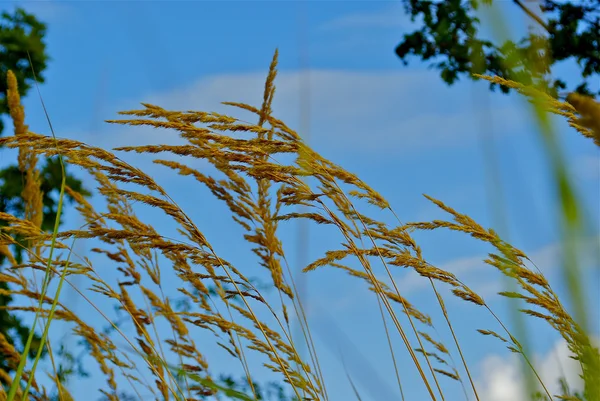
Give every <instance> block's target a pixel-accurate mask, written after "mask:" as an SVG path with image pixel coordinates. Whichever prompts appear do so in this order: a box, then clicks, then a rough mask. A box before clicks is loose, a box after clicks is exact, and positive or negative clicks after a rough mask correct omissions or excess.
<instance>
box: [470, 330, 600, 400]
mask: <svg viewBox="0 0 600 401" xmlns="http://www.w3.org/2000/svg"><path fill="white" fill-rule="evenodd" d="M596 342H598V339H596ZM571 355H572V354H571V352H570V351H569V349H568V347H567V342H566V341H565V340H564V339H560V340H558V341H557V342H556V343H555V344H554V346H553V347H552V348H551V349H550V350H549V351H548V352H547V353H546V354H544V355H537V356H536V357H535V358H534V366H535V367H536V370H537V371H538V373H539V375H540V377H541V379H542V382H543V383H544V385H545V386H546V388H547V389H548V391H549V392H550V394H551V395H553V396H554V395H558V394H560V393H561V389H560V386H559V383H558V380H559V379H561V378H564V379H565V380H566V381H567V383H568V385H569V388H570V389H571V391H581V390H582V389H583V381H582V379H581V377H580V376H579V375H580V374H581V367H580V365H579V363H578V362H577V361H575V360H573V359H572V358H571ZM479 372H480V373H479V377H478V378H477V380H476V387H477V390H478V393H479V394H480V396H481V399H482V401H521V400H522V401H529V400H530V399H531V398H530V397H527V396H525V395H526V394H527V392H526V391H525V390H526V386H525V382H524V380H523V377H522V375H521V366H520V360H519V356H518V355H516V354H511V355H509V356H508V357H506V358H503V357H500V356H498V355H490V356H488V357H486V358H485V359H484V360H483V361H482V362H481V366H480V369H479Z"/></svg>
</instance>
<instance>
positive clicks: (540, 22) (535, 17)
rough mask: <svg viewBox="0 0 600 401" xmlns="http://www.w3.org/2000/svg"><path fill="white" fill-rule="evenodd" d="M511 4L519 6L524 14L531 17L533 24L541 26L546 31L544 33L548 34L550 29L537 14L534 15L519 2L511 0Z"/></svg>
mask: <svg viewBox="0 0 600 401" xmlns="http://www.w3.org/2000/svg"><path fill="white" fill-rule="evenodd" d="M513 3H515V4H516V5H517V6H519V8H521V10H523V11H525V14H527V15H528V16H529V17H531V18H532V19H533V20H534V21H535V22H537V23H538V24H540V26H542V27H543V28H544V29H545V30H546V32H548V33H550V27H549V26H548V24H546V23H545V22H544V20H542V19H541V18H540V17H539V16H538V15H537V14H535V13H534V12H533V11H531V10H530V9H529V8H527V6H525V4H523V2H522V1H521V0H513Z"/></svg>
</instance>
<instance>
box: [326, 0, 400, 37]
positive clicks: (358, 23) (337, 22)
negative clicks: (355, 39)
mask: <svg viewBox="0 0 600 401" xmlns="http://www.w3.org/2000/svg"><path fill="white" fill-rule="evenodd" d="M410 26H411V21H410V18H409V17H408V16H407V15H406V13H405V12H404V10H403V9H402V7H401V5H400V4H399V3H398V4H396V3H394V5H393V6H391V7H390V6H388V7H382V8H380V9H379V10H376V11H372V12H368V13H365V12H363V13H353V14H346V15H342V16H340V17H337V18H334V19H332V20H329V21H327V22H325V23H323V24H321V25H320V26H319V27H318V28H317V30H318V31H321V32H332V31H341V30H343V31H348V30H354V31H355V30H358V29H390V28H393V29H398V28H407V27H410Z"/></svg>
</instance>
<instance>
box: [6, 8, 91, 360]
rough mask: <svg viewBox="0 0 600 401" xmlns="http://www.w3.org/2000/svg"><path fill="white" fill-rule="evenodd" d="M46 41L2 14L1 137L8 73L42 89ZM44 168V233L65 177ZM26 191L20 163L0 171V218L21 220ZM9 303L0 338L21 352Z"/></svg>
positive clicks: (49, 163) (23, 334)
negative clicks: (23, 195) (38, 84)
mask: <svg viewBox="0 0 600 401" xmlns="http://www.w3.org/2000/svg"><path fill="white" fill-rule="evenodd" d="M45 35H46V25H45V24H44V23H42V22H39V21H38V20H37V19H36V18H35V16H33V15H31V14H28V13H27V12H25V11H24V10H23V9H21V8H17V9H16V10H15V11H14V13H13V14H9V13H7V12H3V13H2V16H1V19H0V135H1V134H2V133H3V132H4V128H5V127H4V123H3V121H2V120H1V117H2V116H5V115H9V109H8V103H7V98H6V94H7V80H6V77H7V73H8V71H9V70H11V71H12V72H13V73H14V74H15V76H16V78H17V83H18V86H19V94H20V95H21V97H24V96H25V95H26V94H27V93H28V91H29V90H30V89H31V88H32V86H33V85H34V84H35V80H36V79H37V82H38V83H43V82H44V76H43V73H44V70H45V69H46V67H47V62H48V60H49V57H48V55H47V54H46V44H45V43H44V36H45ZM34 74H35V75H34ZM15 162H16V160H15ZM40 168H41V174H40V175H41V180H42V191H43V192H44V198H43V203H44V218H43V225H42V228H43V229H44V230H46V231H52V229H53V228H54V221H55V219H56V211H57V199H58V194H59V192H60V185H61V179H62V171H61V168H60V164H59V162H58V159H46V163H45V164H44V165H43V166H40ZM23 185H24V175H23V174H22V173H21V172H20V171H19V169H18V167H17V165H16V163H15V164H12V165H10V166H8V167H6V168H4V169H2V170H0V212H5V213H9V214H12V215H14V216H23V211H24V208H25V207H24V203H23V198H22V196H21V192H22V190H23ZM67 185H69V186H70V187H71V188H73V189H74V190H75V191H78V192H79V193H81V194H83V195H85V196H88V195H89V192H88V191H86V190H85V189H84V188H83V184H82V182H81V180H78V179H77V178H75V177H73V176H72V175H69V174H68V175H67ZM65 199H66V200H72V199H71V198H70V197H69V196H65ZM3 225H5V224H4V222H3V221H0V229H1V227H2V226H3ZM17 240H19V238H17ZM13 251H14V255H15V258H16V259H17V261H18V262H21V261H22V259H23V251H24V250H23V249H22V248H21V247H14V248H13ZM4 259H5V258H4V256H0V266H2V264H3V262H4ZM0 289H7V284H6V283H5V282H0ZM11 300H12V299H11V297H9V296H5V295H0V333H2V334H3V335H4V336H5V337H6V338H7V340H8V341H9V342H10V343H11V344H14V345H16V346H17V349H20V346H21V345H22V344H23V343H24V342H25V341H26V340H27V337H28V335H29V328H28V327H26V326H24V325H23V324H22V322H21V321H20V319H19V318H17V317H16V316H15V315H13V314H12V313H9V311H7V310H6V309H4V308H3V307H4V306H6V305H8V304H9V303H10V302H11ZM36 343H39V337H37V336H36V337H35V338H34V343H33V345H34V346H33V347H32V348H31V350H30V356H32V357H33V356H34V355H35V353H36V351H37V346H35V344H36ZM4 363H5V362H4V361H2V360H0V366H1V367H2V368H4V369H5V370H7V371H9V369H8V366H5V365H4Z"/></svg>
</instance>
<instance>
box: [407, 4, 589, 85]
mask: <svg viewBox="0 0 600 401" xmlns="http://www.w3.org/2000/svg"><path fill="white" fill-rule="evenodd" d="M492 1H493V0H467V1H465V0H447V1H436V2H432V1H422V0H403V4H404V8H405V10H406V13H407V14H409V15H410V16H411V20H412V21H413V22H414V21H419V22H420V23H421V24H422V26H421V27H420V28H419V29H417V30H416V31H414V32H412V33H409V34H405V35H404V38H403V41H402V42H401V43H400V44H399V45H398V46H397V47H396V54H397V55H398V57H400V59H402V61H403V62H404V64H405V65H406V64H407V63H408V62H407V59H408V56H410V55H414V56H418V57H420V58H421V59H422V60H428V61H431V64H430V67H435V68H437V69H439V70H440V75H441V78H442V79H443V80H444V82H446V83H447V84H449V85H452V84H453V83H454V82H456V81H457V80H458V79H459V78H460V76H462V75H467V76H470V74H471V73H477V74H488V75H497V76H500V77H502V78H505V79H510V80H513V81H517V82H521V83H524V84H531V83H532V82H538V83H543V84H544V86H545V87H546V88H547V90H548V92H549V93H551V94H552V95H554V96H557V95H558V92H559V91H560V90H564V89H567V86H566V83H565V81H564V80H561V79H554V78H552V79H549V78H548V73H549V72H550V71H551V67H552V65H554V64H555V63H557V62H560V61H564V60H574V61H576V63H577V65H578V67H579V68H580V70H581V74H580V75H581V81H580V83H579V84H578V85H577V86H576V87H575V88H569V91H577V92H579V93H583V94H588V95H592V96H597V95H599V94H600V91H599V92H593V89H592V90H590V88H588V85H589V84H590V83H591V82H596V83H597V82H598V79H600V1H598V0H582V1H561V2H558V1H554V0H542V1H541V3H542V4H541V7H540V8H541V11H542V13H543V18H541V19H540V18H539V17H537V15H536V14H535V13H534V12H533V10H531V9H529V8H528V7H531V6H530V5H529V4H527V2H525V1H522V0H512V3H513V4H514V7H515V12H523V13H525V14H526V15H527V16H528V17H529V18H531V20H532V22H533V23H534V24H536V25H537V26H539V27H540V28H541V30H542V31H543V35H542V34H539V33H534V32H530V33H528V34H527V35H526V36H525V37H523V38H521V39H520V40H519V41H518V42H517V43H515V42H511V41H506V42H505V43H502V44H497V43H493V42H491V41H489V40H483V39H481V38H480V37H479V36H478V33H479V27H480V22H481V21H480V20H479V19H478V18H477V16H476V11H477V10H478V8H479V7H487V6H488V5H489V4H491V3H492ZM545 21H546V22H545ZM546 40H547V42H546ZM525 62H527V63H528V64H529V65H528V66H526V65H525ZM495 86H496V85H495V84H491V88H492V89H494V88H495ZM500 90H501V91H502V92H504V93H507V92H508V91H509V89H508V88H506V87H500Z"/></svg>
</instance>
